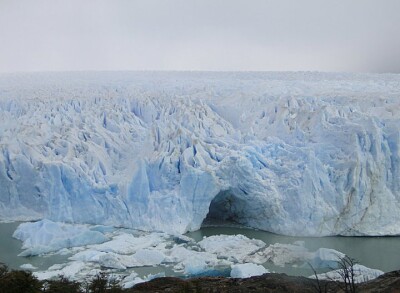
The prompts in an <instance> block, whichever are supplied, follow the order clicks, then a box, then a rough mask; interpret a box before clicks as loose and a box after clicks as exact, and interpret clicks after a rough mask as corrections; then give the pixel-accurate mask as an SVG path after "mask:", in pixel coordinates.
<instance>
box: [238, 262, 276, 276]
mask: <svg viewBox="0 0 400 293" xmlns="http://www.w3.org/2000/svg"><path fill="white" fill-rule="evenodd" d="M266 273H269V272H268V270H267V269H265V268H264V267H263V266H260V265H256V264H253V263H245V264H237V265H233V266H232V270H231V278H249V277H252V276H261V275H263V274H266Z"/></svg>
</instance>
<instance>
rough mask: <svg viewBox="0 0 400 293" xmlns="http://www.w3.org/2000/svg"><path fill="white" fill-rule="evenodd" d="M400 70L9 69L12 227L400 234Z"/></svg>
mask: <svg viewBox="0 0 400 293" xmlns="http://www.w3.org/2000/svg"><path fill="white" fill-rule="evenodd" d="M399 97H400V75H371V74H327V73H201V72H197V73H196V72H170V73H168V72H113V73H109V72H99V73H94V72H92V73H84V72H83V73H35V74H3V75H0V148H1V150H0V219H2V220H33V219H41V218H48V219H51V220H53V221H64V222H74V223H91V224H104V225H114V226H122V227H130V228H137V229H141V230H149V231H165V232H170V233H171V232H174V233H183V232H185V231H190V230H196V229H198V228H199V227H200V226H201V224H202V222H203V220H204V219H205V218H206V216H207V214H208V213H209V212H210V213H209V216H212V217H216V218H220V219H228V220H234V221H236V222H239V223H242V224H245V225H248V226H251V227H255V228H259V229H262V230H267V231H271V232H275V233H279V234H287V235H309V236H323V235H396V234H400V150H399V147H400V138H399V135H400V100H399Z"/></svg>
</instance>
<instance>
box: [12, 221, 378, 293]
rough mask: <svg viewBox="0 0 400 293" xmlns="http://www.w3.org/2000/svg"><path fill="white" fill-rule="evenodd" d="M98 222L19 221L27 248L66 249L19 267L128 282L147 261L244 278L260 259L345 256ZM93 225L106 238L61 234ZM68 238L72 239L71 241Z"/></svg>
mask: <svg viewBox="0 0 400 293" xmlns="http://www.w3.org/2000/svg"><path fill="white" fill-rule="evenodd" d="M97 228H98V226H91V225H82V224H65V223H58V222H52V221H50V220H42V221H39V222H35V223H23V224H20V225H19V227H18V228H17V230H16V232H15V233H14V234H15V235H18V236H19V237H21V238H20V239H21V240H24V243H25V245H26V246H27V247H29V248H28V249H29V251H31V252H33V251H41V253H43V256H44V257H45V256H46V255H48V254H54V253H58V254H67V255H69V257H68V260H67V262H65V263H61V264H55V265H53V266H51V267H49V268H48V269H47V270H45V271H43V270H38V269H37V268H35V267H33V266H32V265H30V264H24V265H22V266H21V268H23V269H27V270H34V271H35V272H34V275H35V276H36V277H37V278H39V279H40V280H43V279H52V278H57V277H58V276H60V275H63V276H65V277H67V278H70V279H73V280H81V281H82V280H87V279H88V278H91V277H93V276H95V275H96V274H98V273H99V272H101V271H105V272H107V273H108V274H110V276H112V274H116V275H118V276H119V280H120V283H121V285H122V286H124V287H126V288H128V287H131V286H133V285H134V284H137V283H139V282H144V281H145V280H148V277H149V276H147V277H146V276H144V275H141V276H139V275H138V274H137V273H136V272H135V270H136V269H137V268H143V267H149V266H152V267H157V268H158V269H160V268H161V269H162V268H165V269H167V268H168V269H169V270H172V271H174V272H175V273H176V274H178V275H183V276H196V275H207V274H215V273H221V274H226V272H228V273H229V272H230V275H231V277H234V278H244V277H249V276H256V275H261V274H264V273H267V272H268V270H267V269H265V268H264V267H263V266H262V265H268V264H273V265H276V266H288V267H299V268H309V265H310V264H311V265H312V266H313V268H315V269H318V270H319V269H326V268H335V267H338V266H337V264H338V261H340V259H341V258H343V257H344V256H345V255H344V254H343V253H341V252H339V251H336V250H333V249H328V248H319V249H318V250H316V251H310V250H308V249H307V248H306V247H305V243H304V242H303V241H295V242H294V243H293V244H281V243H275V244H271V245H266V244H265V243H264V242H263V241H261V240H257V239H250V238H248V237H246V236H243V235H240V234H238V235H214V236H209V237H204V238H203V239H201V240H200V241H198V242H196V241H195V240H194V239H192V238H190V237H187V236H184V235H176V234H174V235H169V234H166V233H159V232H143V231H135V230H129V229H117V228H112V229H111V228H107V227H102V228H101V229H97ZM93 230H94V231H96V232H97V233H101V234H102V235H103V237H104V238H105V239H106V240H104V242H103V243H100V244H91V243H90V242H89V243H88V242H86V241H84V242H73V241H72V242H68V241H66V240H65V239H68V237H71V239H75V238H76V237H75V236H76V235H77V234H80V233H87V231H93ZM99 230H100V231H103V232H104V234H103V233H102V232H99ZM71 243H75V244H74V245H73V246H72V245H71ZM78 244H79V245H78ZM75 245H78V246H75ZM43 247H46V249H43ZM23 255H30V254H28V253H25V254H23ZM355 271H356V274H357V280H362V278H367V279H371V278H372V277H374V276H375V277H376V276H378V273H380V271H375V270H369V269H367V268H365V267H363V266H355ZM335 274H337V272H329V273H328V275H326V276H325V277H329V278H334V277H335ZM362 276H364V277H362ZM150 277H151V276H150ZM321 278H324V275H321Z"/></svg>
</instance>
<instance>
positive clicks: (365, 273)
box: [309, 264, 384, 283]
mask: <svg viewBox="0 0 400 293" xmlns="http://www.w3.org/2000/svg"><path fill="white" fill-rule="evenodd" d="M347 269H348V270H349V271H350V270H352V271H353V277H354V283H362V282H367V281H370V280H373V279H376V278H378V277H379V276H380V275H383V274H384V272H382V271H381V270H376V269H371V268H368V267H365V266H363V265H360V264H355V265H354V266H353V268H352V269H351V268H347ZM343 273H344V272H343V269H338V270H334V271H330V272H327V273H323V274H318V275H317V277H318V279H319V280H331V281H339V282H343ZM309 278H313V279H315V275H314V276H310V277H309Z"/></svg>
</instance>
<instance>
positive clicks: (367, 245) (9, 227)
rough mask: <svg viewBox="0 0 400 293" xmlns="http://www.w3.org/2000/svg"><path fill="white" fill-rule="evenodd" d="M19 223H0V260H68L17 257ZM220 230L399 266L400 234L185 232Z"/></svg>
mask: <svg viewBox="0 0 400 293" xmlns="http://www.w3.org/2000/svg"><path fill="white" fill-rule="evenodd" d="M18 225H19V223H0V235H1V239H0V262H3V263H5V264H7V265H8V266H9V267H10V268H13V269H18V268H19V266H20V265H22V264H26V263H30V264H32V265H33V266H35V267H38V268H39V269H40V270H45V269H47V268H48V267H49V266H51V265H53V264H55V263H63V262H66V261H67V258H68V257H69V256H70V255H66V256H63V255H51V256H46V257H29V258H26V257H18V256H17V255H18V254H19V253H20V252H21V251H22V250H21V244H22V243H21V242H20V241H18V240H16V239H14V238H12V234H13V232H14V231H15V229H16V227H17V226H18ZM219 234H225V235H234V234H242V235H245V236H247V237H249V238H256V239H260V240H262V241H264V242H265V243H267V245H269V244H275V243H293V242H295V241H304V245H305V247H306V248H308V249H309V250H310V251H315V250H317V249H318V248H320V247H325V248H332V249H336V250H338V251H341V252H343V253H345V254H347V255H348V256H350V257H352V258H354V259H356V260H357V261H358V262H359V263H360V264H362V265H365V266H367V267H370V268H374V269H380V270H382V271H385V272H388V271H393V270H398V269H400V253H399V251H400V237H321V238H317V237H289V236H281V235H277V234H273V233H269V232H264V231H259V230H254V229H248V228H241V227H226V226H224V227H203V228H201V229H200V230H198V231H195V232H190V233H187V234H186V235H187V236H189V237H192V238H194V239H195V240H196V241H199V240H201V239H202V238H203V237H204V236H211V235H219ZM265 267H266V268H268V269H269V270H270V271H274V272H279V273H280V272H283V273H287V274H290V275H304V276H309V275H311V274H312V271H311V269H310V268H296V267H291V266H287V267H278V266H274V265H272V264H266V265H265ZM135 271H136V272H138V273H139V275H146V274H149V273H152V274H154V273H158V272H162V271H164V272H165V273H166V275H176V273H174V272H173V271H172V270H171V269H170V268H165V267H144V268H135Z"/></svg>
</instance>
